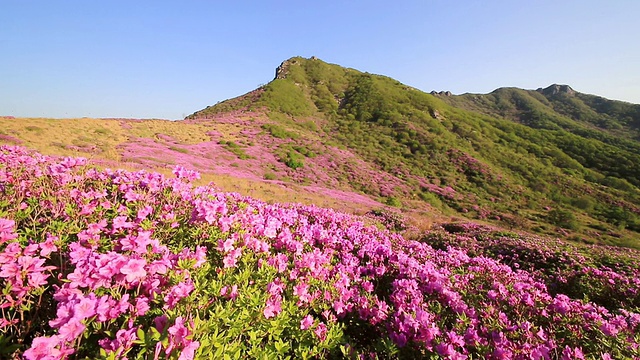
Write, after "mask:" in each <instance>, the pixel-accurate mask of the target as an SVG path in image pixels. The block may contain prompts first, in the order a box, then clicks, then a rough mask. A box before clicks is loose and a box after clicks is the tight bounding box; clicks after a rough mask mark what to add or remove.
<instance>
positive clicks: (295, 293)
mask: <svg viewBox="0 0 640 360" xmlns="http://www.w3.org/2000/svg"><path fill="white" fill-rule="evenodd" d="M199 178H200V174H199V173H198V172H196V171H193V170H191V169H189V168H187V167H184V166H180V165H176V166H174V167H173V169H172V175H166V176H165V175H162V174H160V173H157V172H152V171H145V170H137V171H132V170H111V169H108V168H97V167H95V166H93V165H90V164H88V163H87V161H86V159H84V158H76V157H52V156H46V155H42V154H40V153H37V152H35V151H33V150H28V149H26V148H23V147H17V146H2V147H0V287H1V288H2V292H3V297H2V298H0V309H1V310H2V318H1V319H0V352H1V353H0V357H9V358H10V357H23V358H26V359H58V358H70V359H71V358H78V359H84V358H90V359H96V358H101V359H125V358H128V359H198V358H220V359H235V358H260V359H277V358H289V359H294V358H295V359H298V358H303V359H305V358H307V359H308V358H340V357H344V358H354V359H355V358H360V359H375V358H426V359H429V358H434V359H435V358H448V359H473V358H493V359H596V358H597V359H600V358H601V359H623V358H638V357H640V313H639V308H638V306H639V304H640V300H639V286H640V284H639V283H638V278H639V277H638V275H639V271H640V270H639V264H640V261H639V260H640V255H639V254H638V252H636V251H633V250H629V249H625V250H621V249H620V248H613V247H605V246H596V245H581V244H567V243H564V242H561V241H559V240H555V239H551V238H543V237H533V236H530V235H522V234H517V233H512V232H505V231H503V230H499V229H494V228H490V227H487V226H484V225H479V224H475V223H462V224H460V223H455V224H444V225H442V226H441V227H440V228H434V229H432V230H428V231H422V232H421V236H419V237H415V236H412V237H409V236H406V235H407V231H408V229H409V228H410V226H405V225H404V224H403V222H402V219H401V218H400V217H394V216H392V215H389V214H387V213H385V212H378V213H376V214H375V215H376V216H369V217H363V216H357V215H351V214H346V213H343V212H340V211H336V210H332V209H328V208H322V207H317V206H309V205H302V204H281V203H271V204H270V203H265V202H263V201H259V200H256V199H253V198H251V197H247V196H242V195H240V194H238V193H233V192H232V193H230V192H224V191H221V190H220V189H218V188H216V186H215V184H209V185H199V184H198V183H197V182H198V181H200V180H198V179H199Z"/></svg>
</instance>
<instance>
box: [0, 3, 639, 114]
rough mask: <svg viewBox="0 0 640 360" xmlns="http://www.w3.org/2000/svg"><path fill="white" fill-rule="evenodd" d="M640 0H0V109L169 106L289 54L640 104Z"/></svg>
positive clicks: (212, 97)
mask: <svg viewBox="0 0 640 360" xmlns="http://www.w3.org/2000/svg"><path fill="white" fill-rule="evenodd" d="M638 19H640V1H636V0H628V1H625V0H611V1H601V0H598V1H596V0H563V1H557V0H536V1H513V0H502V1H497V0H495V1H494V0H485V1H479V0H477V1H470V0H469V1H463V0H460V1H449V0H416V1H403V0H398V1H396V2H392V1H389V0H385V1H381V0H370V1H358V0H353V1H351V0H340V1H333V0H331V1H329V0H326V1H304V0H298V1H242V0H238V1H190V0H183V1H178V0H175V1H164V0H153V1H145V0H137V1H131V0H127V1H119V0H109V1H107V0H103V1H86V0H81V1H74V0H60V1H50V0H48V1H36V0H33V1H31V0H15V1H11V0H0V116H2V115H4V116H16V117H51V118H69V117H94V118H98V117H101V118H102V117H106V118H114V117H115V118H161V119H172V120H175V119H182V118H184V117H185V116H187V115H189V114H191V113H193V112H195V111H197V110H200V109H202V108H204V107H206V106H208V105H213V104H215V103H217V102H219V101H223V100H226V99H229V98H233V97H236V96H239V95H242V94H244V93H247V92H249V91H251V90H253V89H255V88H257V87H258V86H260V85H262V84H266V83H268V82H269V81H271V80H272V79H273V77H274V74H275V69H276V67H277V66H278V65H279V64H280V63H281V62H282V61H284V60H286V59H289V58H291V57H294V56H303V57H307V58H308V57H311V56H316V57H318V58H320V59H322V60H324V61H326V62H329V63H333V64H339V65H342V66H345V67H350V68H354V69H357V70H360V71H366V72H369V73H373V74H381V75H386V76H390V77H392V78H395V79H397V80H399V81H401V82H403V83H405V84H407V85H410V86H413V87H415V88H418V89H420V90H423V91H426V92H429V91H432V90H436V91H444V90H448V91H451V92H453V93H454V94H462V93H488V92H491V91H493V90H495V89H496V88H499V87H519V88H524V89H537V88H539V87H547V86H549V85H551V84H554V83H557V84H568V85H570V86H571V87H572V88H573V89H575V90H576V91H580V92H583V93H588V94H596V95H600V96H604V97H606V98H610V99H616V100H623V101H628V102H632V103H638V104H640V42H638V35H639V34H640V21H639V20H638Z"/></svg>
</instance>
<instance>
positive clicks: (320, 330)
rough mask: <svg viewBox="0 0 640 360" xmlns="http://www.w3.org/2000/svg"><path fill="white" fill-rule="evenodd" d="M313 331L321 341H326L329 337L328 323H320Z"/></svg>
mask: <svg viewBox="0 0 640 360" xmlns="http://www.w3.org/2000/svg"><path fill="white" fill-rule="evenodd" d="M313 333H314V334H316V336H317V337H318V339H320V341H324V340H325V339H326V338H327V325H325V324H323V323H320V324H318V326H316V328H315V329H314V330H313Z"/></svg>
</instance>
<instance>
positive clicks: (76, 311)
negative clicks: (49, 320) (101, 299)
mask: <svg viewBox="0 0 640 360" xmlns="http://www.w3.org/2000/svg"><path fill="white" fill-rule="evenodd" d="M94 296H95V295H94ZM96 304H97V301H96V299H95V298H90V297H84V298H82V299H80V302H78V303H77V304H76V305H75V306H74V307H73V317H74V318H76V319H78V320H84V319H87V318H90V317H92V316H93V315H95V314H96Z"/></svg>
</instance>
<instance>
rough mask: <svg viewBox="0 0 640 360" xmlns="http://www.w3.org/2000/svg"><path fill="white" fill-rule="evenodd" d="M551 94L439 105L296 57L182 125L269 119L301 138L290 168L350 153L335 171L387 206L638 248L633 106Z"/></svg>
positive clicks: (385, 82)
mask: <svg viewBox="0 0 640 360" xmlns="http://www.w3.org/2000/svg"><path fill="white" fill-rule="evenodd" d="M554 89H555V87H552V88H548V89H546V90H542V89H541V90H540V91H526V90H520V89H512V88H507V89H499V90H496V91H495V92H493V93H491V94H488V95H463V96H439V95H437V94H436V95H435V96H434V95H432V94H427V93H424V92H422V91H419V90H417V89H414V88H411V87H409V86H407V85H404V84H402V83H400V82H398V81H396V80H394V79H391V78H388V77H385V76H379V75H373V74H368V73H363V72H359V71H357V70H354V69H347V68H343V67H340V66H338V65H333V64H328V63H326V62H323V61H321V60H319V59H317V58H311V59H304V58H300V57H296V58H292V59H289V60H287V61H285V62H283V63H282V64H281V65H280V67H278V69H277V71H276V77H275V79H274V80H273V81H272V82H270V83H269V84H267V85H265V86H263V87H261V88H260V89H257V90H256V91H253V92H251V93H249V94H247V95H245V96H241V97H239V98H235V99H231V100H228V101H224V102H222V103H219V104H217V105H215V106H210V107H207V108H205V109H203V110H201V111H198V112H196V113H194V114H192V115H190V116H189V117H187V119H188V120H190V121H195V122H198V121H204V120H202V119H207V118H208V119H212V118H215V117H220V116H221V114H224V113H227V112H229V111H257V112H264V113H266V114H267V116H268V118H269V122H270V124H268V125H267V126H268V127H267V128H268V129H271V130H269V131H271V135H273V136H275V137H283V136H282V134H283V131H284V132H287V131H291V132H295V133H297V134H298V136H297V137H289V139H288V141H287V143H286V144H285V145H282V144H280V145H279V146H278V149H279V151H280V153H281V154H282V155H281V156H280V157H279V158H280V160H281V161H282V162H283V163H285V164H287V165H288V166H289V167H291V168H294V169H297V168H298V166H297V164H298V165H299V164H304V165H303V166H300V167H299V168H300V169H301V170H300V172H303V171H305V170H304V169H305V168H307V167H308V168H314V166H318V167H320V168H327V167H326V165H327V164H322V163H321V162H318V161H316V160H315V159H312V158H309V157H305V153H306V152H307V151H308V150H309V147H310V146H313V144H321V145H318V146H320V147H327V146H328V147H331V148H332V149H335V148H338V149H344V150H345V151H346V153H345V154H349V155H348V156H349V158H350V159H353V160H354V162H355V166H352V167H351V168H342V169H339V171H337V172H336V173H335V174H333V173H330V174H332V175H336V176H338V177H343V178H344V177H346V178H344V179H343V180H344V181H342V182H341V183H342V184H344V185H348V186H350V187H352V188H353V189H356V190H358V191H362V192H364V193H366V194H368V195H370V196H373V197H376V198H378V199H380V200H381V201H384V202H386V203H387V204H391V205H395V206H400V207H407V208H411V207H416V206H423V205H420V204H429V205H431V206H433V207H435V208H438V209H440V210H442V211H444V212H445V213H449V214H464V215H465V216H467V217H471V218H476V219H485V220H494V221H498V222H499V223H500V224H501V225H502V226H506V227H510V228H518V229H527V230H533V231H537V232H541V233H549V234H561V235H563V236H567V237H570V238H572V239H574V240H578V241H587V242H603V243H607V244H616V245H625V246H633V247H638V246H640V244H639V243H638V241H637V240H636V238H637V232H638V231H640V220H639V218H638V214H639V213H640V209H639V207H638V205H639V204H640V191H639V190H638V185H639V184H640V183H638V180H637V179H639V178H640V176H637V175H639V174H638V171H640V169H639V168H638V167H637V166H635V164H637V163H640V162H638V161H640V151H639V149H640V144H639V143H638V141H637V140H636V138H635V135H633V131H636V130H634V129H637V123H638V118H637V116H636V111H637V109H638V106H637V105H631V104H625V103H622V104H620V103H619V102H614V101H609V100H604V99H601V98H597V97H594V96H591V95H584V94H580V93H577V92H574V91H573V90H571V93H572V94H571V95H569V94H565V93H564V92H562V91H561V90H562V89H559V90H558V91H554ZM569 89H570V88H569ZM572 114H573V115H572ZM576 114H577V115H576ZM198 119H200V120H198ZM274 130H275V131H274ZM285 137H286V135H285ZM275 150H276V149H274V151H275ZM331 154H332V157H333V159H335V160H336V162H338V163H340V162H342V161H343V160H344V159H340V158H337V159H336V155H338V157H339V156H341V154H340V153H337V152H331ZM296 159H297V160H299V161H297V160H296ZM363 166H366V169H367V171H365V172H361V171H359V170H360V169H361V168H363ZM308 176H313V175H308ZM372 176H373V178H372ZM307 178H308V177H307Z"/></svg>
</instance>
